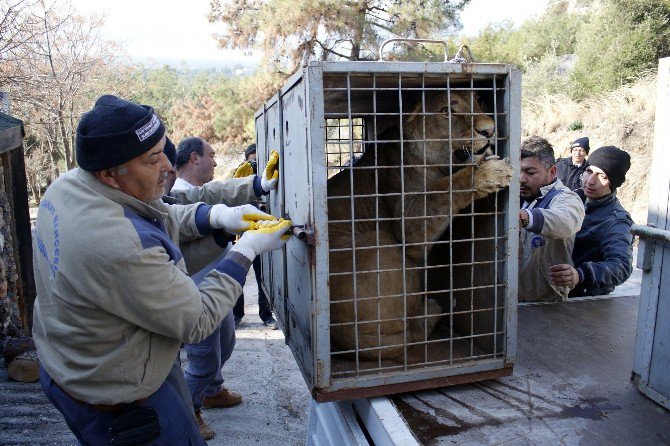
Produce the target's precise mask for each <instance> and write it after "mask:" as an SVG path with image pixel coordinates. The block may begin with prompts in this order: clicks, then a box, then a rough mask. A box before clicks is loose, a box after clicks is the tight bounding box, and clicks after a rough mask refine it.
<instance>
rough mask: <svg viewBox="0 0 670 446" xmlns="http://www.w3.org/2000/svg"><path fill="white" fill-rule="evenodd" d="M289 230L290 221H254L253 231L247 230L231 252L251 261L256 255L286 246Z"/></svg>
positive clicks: (289, 235)
mask: <svg viewBox="0 0 670 446" xmlns="http://www.w3.org/2000/svg"><path fill="white" fill-rule="evenodd" d="M290 228H291V220H284V219H283V218H280V219H278V220H272V221H270V220H265V221H260V220H259V221H256V222H255V223H254V229H249V230H248V231H246V232H245V233H244V234H242V237H240V239H239V240H238V241H237V243H235V244H234V245H233V247H232V248H231V251H237V252H239V253H240V254H242V255H243V256H244V257H246V258H247V259H249V260H250V261H253V260H254V259H255V258H256V256H257V255H259V254H262V253H264V252H269V251H274V250H275V249H279V248H281V247H282V246H284V245H285V244H286V241H287V240H288V239H289V238H290V237H291V234H290V233H288V231H289V230H290Z"/></svg>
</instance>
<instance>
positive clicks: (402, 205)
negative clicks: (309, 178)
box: [377, 73, 408, 370]
mask: <svg viewBox="0 0 670 446" xmlns="http://www.w3.org/2000/svg"><path fill="white" fill-rule="evenodd" d="M402 111H403V109H402V74H400V73H398V113H399V120H398V126H399V129H398V133H399V135H400V190H401V191H403V194H401V195H400V209H401V214H400V228H401V235H400V237H401V239H402V240H401V243H402V247H401V250H402V291H403V303H402V305H403V309H404V311H403V318H402V319H403V327H405V329H404V330H403V353H402V354H403V364H404V365H405V370H406V368H407V330H408V326H407V262H406V252H405V244H406V243H407V238H406V236H405V195H404V192H405V142H404V141H403V134H404V132H403V122H402ZM377 192H379V191H377Z"/></svg>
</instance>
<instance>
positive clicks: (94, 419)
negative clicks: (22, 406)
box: [40, 367, 207, 446]
mask: <svg viewBox="0 0 670 446" xmlns="http://www.w3.org/2000/svg"><path fill="white" fill-rule="evenodd" d="M40 383H41V384H42V390H44V393H45V394H46V396H47V398H49V400H50V401H51V403H52V404H53V405H54V406H55V407H56V409H58V410H59V411H60V412H61V413H62V414H63V417H64V418H65V422H66V423H67V425H68V427H69V428H70V430H71V431H72V433H73V434H74V435H75V437H77V440H78V441H79V444H80V445H85V446H107V445H108V444H109V441H110V433H109V427H110V423H111V422H112V421H113V420H114V418H115V417H116V416H117V415H118V413H116V412H109V411H99V410H96V409H94V408H93V406H91V405H90V404H86V403H83V402H81V401H77V400H75V399H74V398H72V397H71V396H70V395H68V394H67V393H65V391H64V390H63V389H61V388H60V387H59V386H58V385H57V384H56V383H55V382H54V381H53V380H52V379H51V377H50V376H49V374H48V373H47V372H46V370H44V369H43V368H42V367H40ZM141 405H142V406H147V407H152V408H153V409H154V411H155V412H156V415H157V416H158V423H159V424H160V429H161V433H160V436H159V437H157V438H155V439H154V440H153V441H152V442H151V443H147V444H149V445H156V446H158V445H160V446H184V445H191V446H196V445H197V446H207V443H206V442H205V440H204V439H203V438H202V436H201V435H200V431H199V429H198V425H197V423H196V421H195V418H194V417H193V412H192V409H191V408H190V407H187V406H186V404H184V400H183V398H182V396H181V395H180V394H179V392H178V391H177V390H176V389H175V388H174V387H173V386H172V385H171V384H170V383H169V382H168V380H166V381H165V382H163V384H161V386H160V387H159V388H158V390H157V391H156V392H154V393H153V394H151V395H150V396H149V397H148V398H147V399H146V401H143V402H142V403H141Z"/></svg>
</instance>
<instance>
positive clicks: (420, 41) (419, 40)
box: [379, 38, 449, 62]
mask: <svg viewBox="0 0 670 446" xmlns="http://www.w3.org/2000/svg"><path fill="white" fill-rule="evenodd" d="M393 42H408V43H441V44H442V45H444V61H445V62H449V53H448V48H447V41H446V40H435V39H404V38H396V39H386V40H385V41H384V42H383V43H382V44H381V46H380V47H379V60H380V61H383V60H384V47H385V46H386V45H387V44H389V43H393Z"/></svg>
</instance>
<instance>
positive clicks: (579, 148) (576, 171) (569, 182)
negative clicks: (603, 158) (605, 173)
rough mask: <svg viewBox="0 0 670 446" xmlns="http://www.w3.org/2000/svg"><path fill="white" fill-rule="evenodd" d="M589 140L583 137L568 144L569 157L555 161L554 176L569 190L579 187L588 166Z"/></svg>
mask: <svg viewBox="0 0 670 446" xmlns="http://www.w3.org/2000/svg"><path fill="white" fill-rule="evenodd" d="M589 149H590V147H589V138H588V136H583V137H581V138H577V139H575V140H574V141H572V142H571V143H570V152H571V156H570V157H569V158H559V159H557V160H556V176H557V177H558V179H559V180H561V182H562V183H563V184H564V185H565V186H566V187H567V188H568V189H570V190H577V189H579V187H580V186H581V184H580V179H581V177H582V174H583V173H584V170H586V167H587V166H588V165H589V162H588V161H586V156H587V155H588V154H589Z"/></svg>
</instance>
